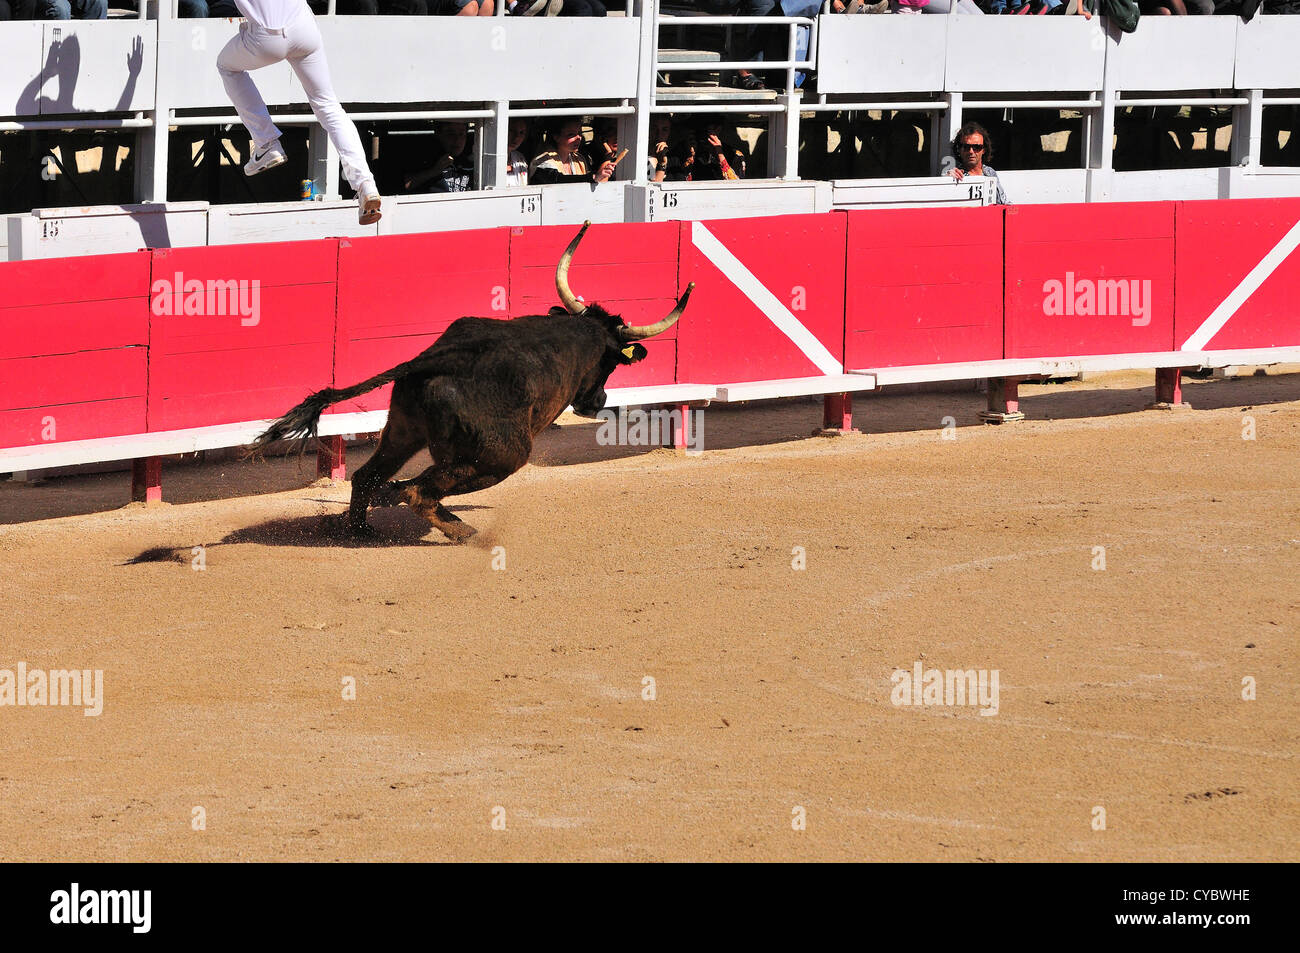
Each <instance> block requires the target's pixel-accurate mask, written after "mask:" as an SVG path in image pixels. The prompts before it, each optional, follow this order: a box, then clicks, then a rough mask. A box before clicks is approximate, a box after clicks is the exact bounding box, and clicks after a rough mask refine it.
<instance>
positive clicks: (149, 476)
mask: <svg viewBox="0 0 1300 953" xmlns="http://www.w3.org/2000/svg"><path fill="white" fill-rule="evenodd" d="M131 502H132V503H160V502H162V457H145V458H143V459H140V460H132V461H131Z"/></svg>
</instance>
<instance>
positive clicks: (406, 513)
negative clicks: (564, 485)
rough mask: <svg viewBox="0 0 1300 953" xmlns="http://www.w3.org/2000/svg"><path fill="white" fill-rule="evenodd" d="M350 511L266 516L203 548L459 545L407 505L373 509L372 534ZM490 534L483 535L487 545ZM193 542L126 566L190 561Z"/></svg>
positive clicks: (463, 508)
mask: <svg viewBox="0 0 1300 953" xmlns="http://www.w3.org/2000/svg"><path fill="white" fill-rule="evenodd" d="M318 502H321V503H329V504H334V505H338V504H337V502H336V501H333V500H320V501H318ZM447 509H449V510H451V511H452V512H453V513H461V512H467V511H470V510H490V509H492V507H490V506H474V505H472V504H462V505H459V506H448V507H447ZM345 515H346V512H338V513H325V514H314V515H311V516H286V517H280V518H277V519H270V520H265V521H263V522H261V523H256V524H254V525H252V526H246V527H244V528H243V529H237V530H234V531H232V532H229V533H227V534H226V535H225V536H223V537H222V538H221V539H219V540H218V541H217V542H215V543H206V544H204V548H205V549H211V548H212V547H214V546H228V545H236V544H240V543H253V544H255V545H258V546H292V547H307V548H310V547H335V548H340V547H341V548H358V549H359V548H368V549H383V548H388V547H398V546H457V545H461V544H459V543H453V542H452V541H451V540H448V539H446V538H444V537H443V536H442V534H441V533H439V532H438V530H436V529H434V528H433V527H432V526H430V525H429V524H428V523H427V522H426V521H425V520H423V519H421V518H420V517H419V516H417V515H416V514H415V513H413V512H412V511H411V510H410V509H408V508H407V507H405V506H391V507H383V508H381V509H372V510H371V511H370V519H369V522H370V526H371V528H373V529H374V531H375V534H374V536H370V537H367V538H365V539H357V538H356V537H354V536H352V535H351V534H350V533H348V532H347V528H346V526H345V524H344V518H345ZM478 539H479V536H472V537H470V539H469V540H468V541H467V542H466V543H465V544H464V545H468V546H473V545H474V544H475V542H476V540H478ZM486 542H487V538H486V537H485V538H484V543H485V544H486ZM192 553H193V546H192V545H188V544H187V545H185V546H152V547H150V548H149V549H146V550H144V551H142V552H140V553H138V554H137V555H135V556H133V557H131V558H130V559H128V560H127V561H126V562H124V563H122V565H124V566H135V565H139V564H140V563H160V562H176V563H188V562H190V560H191V558H192Z"/></svg>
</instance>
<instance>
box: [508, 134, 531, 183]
mask: <svg viewBox="0 0 1300 953" xmlns="http://www.w3.org/2000/svg"><path fill="white" fill-rule="evenodd" d="M527 138H528V120H527V119H524V118H522V117H515V118H514V119H511V120H510V128H509V130H508V132H507V133H506V151H507V153H508V154H507V156H506V185H508V186H511V185H527V184H528V160H527V159H525V158H524V154H523V153H522V152H520V151H519V150H520V149H522V148H523V145H524V140H525V139H527Z"/></svg>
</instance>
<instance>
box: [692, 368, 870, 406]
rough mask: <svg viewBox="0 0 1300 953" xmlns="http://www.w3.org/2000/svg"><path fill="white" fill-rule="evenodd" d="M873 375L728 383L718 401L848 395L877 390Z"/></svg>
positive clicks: (719, 392) (837, 375) (855, 373)
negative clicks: (813, 395)
mask: <svg viewBox="0 0 1300 953" xmlns="http://www.w3.org/2000/svg"><path fill="white" fill-rule="evenodd" d="M875 389H876V378H875V377H874V376H872V375H871V374H867V373H858V372H854V373H852V374H825V375H821V376H818V377H788V378H786V379H784V380H778V381H750V382H747V383H743V384H726V385H724V386H721V387H719V388H718V389H717V400H718V401H720V402H721V403H728V402H730V401H737V400H770V399H772V398H775V397H807V396H809V395H812V394H846V393H849V392H851V391H860V390H875Z"/></svg>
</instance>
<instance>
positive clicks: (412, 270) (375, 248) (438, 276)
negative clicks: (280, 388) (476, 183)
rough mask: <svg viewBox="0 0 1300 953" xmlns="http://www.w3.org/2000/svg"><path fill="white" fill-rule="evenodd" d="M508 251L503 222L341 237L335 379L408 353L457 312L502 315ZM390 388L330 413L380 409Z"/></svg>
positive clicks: (341, 383) (374, 370)
mask: <svg viewBox="0 0 1300 953" xmlns="http://www.w3.org/2000/svg"><path fill="white" fill-rule="evenodd" d="M508 257H509V230H508V229H504V228H493V229H480V230H475V231H465V232H441V233H437V234H429V235H391V236H385V237H381V238H353V239H345V240H343V241H341V242H340V243H339V262H338V322H339V326H338V341H337V348H336V353H335V362H334V380H333V386H335V387H348V386H351V385H352V384H357V383H360V382H361V381H363V380H365V379H366V378H368V377H372V376H374V375H375V374H378V373H381V372H383V371H386V370H388V368H390V367H393V366H394V365H396V364H400V363H402V362H403V361H409V360H410V359H411V358H413V357H415V356H416V355H417V354H419V353H420V352H421V351H423V350H424V349H425V348H427V347H428V346H429V345H431V344H432V343H433V342H434V341H436V340H437V339H438V335H439V334H441V333H442V332H443V331H445V330H446V329H447V325H449V324H451V322H453V321H455V320H456V319H457V318H459V317H461V316H462V315H477V316H480V317H500V318H505V317H506V316H507V311H506V309H507V308H508V306H509V300H508V299H509V284H510V275H509V270H508V267H507V263H508ZM323 386H325V385H324V383H318V384H317V385H316V387H315V388H313V389H319V388H320V387H323ZM392 389H393V388H392V385H391V384H388V385H385V386H384V387H382V388H380V389H378V390H375V391H371V392H370V393H369V394H363V395H362V396H360V397H358V398H357V399H355V400H350V401H346V402H344V403H342V404H337V405H335V407H334V408H333V409H332V410H331V413H352V412H356V411H360V410H382V409H384V408H385V407H387V406H388V395H389V393H390V392H391V391H392ZM303 396H305V394H304V395H303ZM285 409H286V410H287V409H288V408H287V407H286V408H285Z"/></svg>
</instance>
